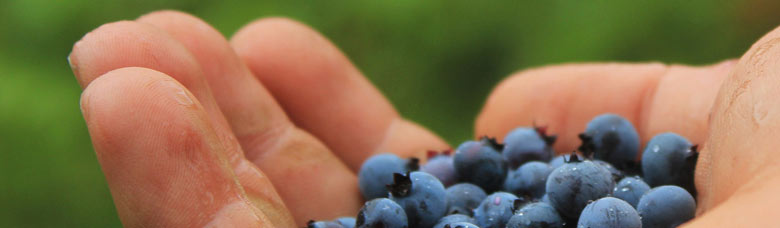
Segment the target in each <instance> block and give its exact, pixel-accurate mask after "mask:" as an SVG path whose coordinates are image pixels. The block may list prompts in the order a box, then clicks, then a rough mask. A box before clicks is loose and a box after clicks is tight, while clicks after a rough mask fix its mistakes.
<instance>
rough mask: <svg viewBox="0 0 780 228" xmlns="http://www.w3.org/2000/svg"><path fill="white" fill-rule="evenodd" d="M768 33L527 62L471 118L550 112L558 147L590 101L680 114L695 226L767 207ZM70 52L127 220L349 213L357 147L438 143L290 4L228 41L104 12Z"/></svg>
mask: <svg viewBox="0 0 780 228" xmlns="http://www.w3.org/2000/svg"><path fill="white" fill-rule="evenodd" d="M778 36H780V32H773V33H770V34H768V35H766V36H765V37H764V38H762V40H760V41H758V42H757V43H756V45H754V47H753V48H751V50H749V51H748V52H747V54H746V55H745V57H743V58H742V59H741V60H740V61H739V62H738V63H736V64H735V63H734V62H733V61H727V62H724V63H721V64H717V65H713V66H705V67H686V66H665V65H662V64H633V65H630V64H581V65H565V66H556V67H546V68H541V69H534V70H528V71H525V72H521V73H518V74H517V75H515V76H513V77H510V78H509V79H508V80H506V81H504V82H502V83H501V84H500V85H499V86H498V87H497V88H496V89H495V91H494V92H493V93H492V95H491V96H490V97H489V99H488V101H487V103H486V105H485V107H484V109H483V111H482V113H481V114H480V115H479V117H478V118H477V124H476V135H496V136H503V135H504V134H506V133H507V132H508V131H509V130H510V129H511V128H513V127H514V126H518V125H530V124H531V123H532V122H536V123H540V124H547V125H549V126H550V130H551V131H552V132H554V133H557V134H558V135H559V136H560V140H559V142H558V143H557V144H556V150H557V151H559V152H566V151H571V150H573V149H574V148H576V146H577V145H576V144H577V138H576V134H577V133H579V132H581V131H582V129H583V128H584V126H585V123H586V122H587V121H588V120H589V119H590V118H592V117H593V116H595V115H597V114H600V113H603V112H614V113H618V114H621V115H622V116H625V117H627V118H628V119H629V120H631V121H632V122H634V123H635V125H636V126H637V128H638V130H639V132H640V135H641V137H642V140H643V142H647V141H648V140H649V139H650V138H651V137H652V136H653V135H655V134H657V133H661V132H666V131H673V132H678V133H680V134H681V135H684V136H686V137H688V138H689V139H691V141H692V142H695V143H704V144H705V148H704V150H703V151H702V157H701V158H700V161H699V164H698V165H697V173H696V184H697V189H698V191H699V198H698V199H699V212H704V211H707V212H708V213H706V214H703V216H701V217H700V218H697V219H696V220H695V221H694V222H692V223H691V224H692V225H695V226H703V227H708V226H709V225H714V224H717V225H720V226H722V225H726V224H735V225H737V224H739V225H745V224H753V225H762V224H773V223H771V221H772V220H771V218H772V216H771V214H769V211H773V210H771V209H772V207H773V206H774V205H776V204H777V203H780V202H778V201H780V199H776V197H772V193H774V192H776V191H777V190H780V180H778V179H777V177H775V175H773V174H775V170H776V169H775V168H773V167H775V166H774V165H775V164H776V163H777V162H776V161H775V159H772V157H771V156H770V155H771V152H772V151H773V150H772V149H773V148H775V147H773V146H776V145H778V144H780V143H778V142H775V141H776V140H773V139H774V137H772V136H775V135H777V134H778V130H775V129H773V128H772V126H775V125H776V124H777V123H780V119H778V118H777V116H778V115H773V114H774V113H776V111H777V110H779V109H780V106H779V105H778V104H776V103H774V100H775V99H772V98H773V97H770V95H771V94H773V92H777V91H778V89H777V88H780V87H777V86H774V85H776V84H777V83H779V82H778V80H775V79H774V78H772V77H764V76H767V75H770V74H771V73H772V72H774V71H772V67H773V64H772V63H774V62H771V61H768V60H772V59H777V58H776V57H774V56H777V55H780V50H777V49H776V48H773V47H774V44H776V43H778V39H774V38H776V37H778ZM69 58H70V61H71V66H72V68H73V71H74V74H75V75H76V77H77V79H78V81H79V83H80V84H81V86H82V87H83V88H85V90H84V93H83V94H82V98H81V106H82V110H83V113H84V118H85V120H86V122H87V125H88V127H89V130H90V135H91V137H92V141H93V144H94V147H95V150H96V151H97V155H98V160H99V161H100V163H101V166H102V169H103V172H104V173H105V175H106V179H107V180H108V183H109V187H110V189H111V193H112V195H113V197H114V201H115V204H116V206H117V210H118V213H119V216H120V218H121V220H122V222H123V223H124V224H125V225H126V226H130V227H135V226H166V227H169V226H188V227H190V226H204V225H228V224H232V225H236V226H242V227H244V226H256V225H265V226H269V227H293V226H296V225H297V226H302V225H303V224H304V223H305V221H307V220H309V219H331V218H334V217H337V216H343V215H352V214H355V212H356V211H357V209H358V208H359V207H360V204H361V199H360V196H359V193H358V191H357V186H356V184H357V183H356V177H355V176H356V175H355V172H356V170H357V169H358V168H359V167H360V163H361V162H362V161H363V160H365V158H367V157H368V156H370V155H371V154H373V153H377V152H383V151H390V152H393V153H396V154H399V155H401V156H420V157H422V156H421V155H422V154H420V152H421V151H425V150H427V149H445V148H447V147H449V146H448V145H446V143H444V142H443V141H442V140H441V139H439V138H438V137H436V136H435V135H434V134H432V133H430V132H429V131H427V130H425V129H423V128H421V127H419V126H417V125H415V124H413V123H410V122H408V121H405V120H403V119H402V118H401V117H400V116H399V115H398V113H397V112H396V111H395V110H394V109H393V107H392V106H391V105H390V104H389V102H387V100H385V98H383V97H382V95H381V94H380V93H379V92H378V91H377V90H376V89H375V88H373V87H372V86H371V85H370V83H369V82H368V81H367V80H366V79H365V78H363V76H362V75H361V74H360V72H359V71H358V70H357V69H356V68H355V67H354V66H352V65H351V63H349V61H348V60H347V59H346V57H344V56H343V54H341V53H340V52H339V51H338V50H337V48H335V47H334V46H333V45H332V44H330V43H329V42H328V41H327V40H326V39H325V38H323V37H322V36H320V35H319V34H317V33H316V32H314V31H312V30H311V29H308V28H306V27H305V26H303V25H301V24H298V23H296V22H293V21H290V20H286V19H264V20H260V21H257V22H254V23H251V24H249V25H247V26H246V27H244V28H243V29H241V30H240V31H239V32H238V33H236V35H235V36H234V37H233V38H232V39H231V41H230V43H228V41H226V40H225V39H224V38H223V37H222V36H221V35H220V34H219V33H218V32H217V31H216V30H214V29H213V28H211V27H209V26H208V25H207V24H206V23H204V22H202V21H200V20H199V19H197V18H194V17H192V16H189V15H186V14H182V13H177V12H156V13H152V14H149V15H146V16H143V17H141V18H139V19H138V20H136V21H130V22H116V23H111V24H106V25H104V26H101V27H100V28H98V29H96V30H94V31H93V32H91V33H89V34H87V35H86V36H85V37H84V38H82V40H81V41H79V42H78V43H77V44H76V45H75V46H74V48H73V52H72V53H71V55H70V56H69ZM710 113H711V114H710ZM737 214H738V215H739V216H735V215H737ZM723 215H730V216H723ZM725 218H729V219H728V220H726V219H725Z"/></svg>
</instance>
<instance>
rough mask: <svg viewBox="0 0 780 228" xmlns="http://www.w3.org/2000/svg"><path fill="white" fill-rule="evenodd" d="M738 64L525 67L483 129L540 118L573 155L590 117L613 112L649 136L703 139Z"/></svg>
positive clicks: (493, 100)
mask: <svg viewBox="0 0 780 228" xmlns="http://www.w3.org/2000/svg"><path fill="white" fill-rule="evenodd" d="M730 65H732V64H730V63H729V62H724V63H721V64H716V65H712V66H706V67H686V66H677V65H673V66H668V67H667V66H663V65H661V64H572V65H564V66H557V67H545V68H540V69H533V70H528V71H524V72H520V73H518V74H516V75H514V76H512V77H510V78H509V79H507V80H505V81H504V82H502V83H501V84H499V86H497V87H496V89H495V90H494V91H493V93H492V94H491V95H490V97H489V98H488V100H487V102H486V104H485V107H484V108H483V110H482V112H481V113H480V115H479V117H478V118H477V123H476V132H477V135H495V136H500V137H503V136H504V135H506V134H507V133H508V132H509V131H510V130H512V129H513V128H515V127H517V126H531V125H532V124H534V122H535V123H536V124H539V125H547V126H549V129H550V131H551V132H553V133H555V134H558V135H559V137H558V139H559V141H558V142H556V146H555V149H556V151H557V152H558V153H568V152H570V151H572V150H574V149H575V148H576V147H577V146H578V145H579V144H580V141H579V139H578V138H577V137H576V135H577V134H579V133H581V132H583V131H584V130H585V125H586V123H587V122H588V121H590V120H591V119H592V118H593V117H595V116H596V115H599V114H602V113H606V112H610V113H616V114H619V115H621V116H623V117H625V118H626V119H628V120H629V121H631V122H632V123H633V124H634V126H636V128H637V131H638V132H639V133H640V136H641V138H642V140H643V142H647V141H649V140H650V138H652V137H653V136H654V135H655V134H657V133H661V132H667V131H673V132H678V133H680V134H681V135H683V136H685V137H688V138H689V139H691V140H692V141H693V142H695V143H696V142H698V143H701V142H702V141H703V138H704V136H705V135H706V132H707V116H708V114H709V110H710V107H711V106H712V103H713V101H714V95H715V93H716V92H717V88H718V85H719V84H720V82H721V81H722V80H723V78H724V77H725V76H726V75H727V73H728V72H729V69H730Z"/></svg>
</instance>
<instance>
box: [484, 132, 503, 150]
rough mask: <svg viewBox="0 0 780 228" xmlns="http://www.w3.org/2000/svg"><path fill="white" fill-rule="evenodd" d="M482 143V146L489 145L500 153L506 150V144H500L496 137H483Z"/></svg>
mask: <svg viewBox="0 0 780 228" xmlns="http://www.w3.org/2000/svg"><path fill="white" fill-rule="evenodd" d="M480 142H481V143H482V145H488V146H490V147H491V148H493V149H494V150H496V151H498V152H499V153H501V151H503V150H504V144H501V143H498V141H496V138H495V137H488V136H482V139H480Z"/></svg>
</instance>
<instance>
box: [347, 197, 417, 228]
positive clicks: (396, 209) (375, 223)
mask: <svg viewBox="0 0 780 228" xmlns="http://www.w3.org/2000/svg"><path fill="white" fill-rule="evenodd" d="M408 225H409V224H408V222H407V218H406V212H404V209H403V208H402V207H401V206H400V205H398V204H397V203H395V202H393V201H392V200H389V199H387V198H377V199H373V200H371V201H368V202H366V204H364V205H363V208H360V212H358V215H357V219H356V221H355V227H357V228H373V227H386V228H389V227H399V228H406V227H408Z"/></svg>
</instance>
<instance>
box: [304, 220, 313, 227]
mask: <svg viewBox="0 0 780 228" xmlns="http://www.w3.org/2000/svg"><path fill="white" fill-rule="evenodd" d="M306 227H307V228H314V220H309V221H308V222H306Z"/></svg>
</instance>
